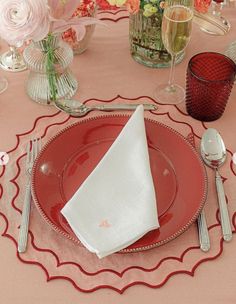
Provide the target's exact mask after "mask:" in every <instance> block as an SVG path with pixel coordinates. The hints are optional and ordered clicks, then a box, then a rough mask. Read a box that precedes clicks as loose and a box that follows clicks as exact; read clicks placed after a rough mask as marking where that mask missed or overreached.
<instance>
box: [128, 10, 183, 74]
mask: <svg viewBox="0 0 236 304" xmlns="http://www.w3.org/2000/svg"><path fill="white" fill-rule="evenodd" d="M143 12H144V10H142V9H140V10H139V12H138V13H137V14H130V16H129V41H130V53H131V56H132V57H133V59H134V60H135V61H137V62H139V63H141V64H143V65H145V66H148V67H152V68H163V67H169V66H170V64H171V56H170V54H169V53H168V52H167V51H166V49H165V47H164V45H163V42H162V38H161V24H162V15H163V13H162V12H156V13H155V14H153V15H152V16H149V17H146V16H144V15H143ZM183 57H184V52H183V53H181V54H180V55H179V56H178V58H177V60H176V63H179V62H181V61H182V59H183Z"/></svg>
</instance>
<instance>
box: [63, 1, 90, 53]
mask: <svg viewBox="0 0 236 304" xmlns="http://www.w3.org/2000/svg"><path fill="white" fill-rule="evenodd" d="M95 10H96V0H81V2H80V4H79V6H78V7H77V8H76V10H75V11H74V13H73V15H72V17H77V18H81V17H94V12H95ZM62 38H63V40H64V41H66V42H67V43H69V44H70V46H71V47H72V48H73V47H74V45H76V43H77V42H78V40H77V37H76V31H75V30H74V29H72V28H70V29H68V30H67V31H65V32H64V33H63V35H62Z"/></svg>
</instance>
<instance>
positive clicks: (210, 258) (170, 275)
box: [0, 95, 236, 294]
mask: <svg viewBox="0 0 236 304" xmlns="http://www.w3.org/2000/svg"><path fill="white" fill-rule="evenodd" d="M117 98H121V99H125V100H138V99H141V98H148V99H149V100H152V101H153V102H155V103H157V102H156V101H154V100H153V99H152V98H150V97H148V96H140V97H137V98H126V97H122V96H121V95H117V96H116V97H115V98H113V99H110V100H100V99H88V100H86V101H85V103H87V102H89V101H91V100H97V101H101V102H112V101H113V100H116V99H117ZM151 112H152V114H154V115H168V117H169V118H170V119H171V120H172V121H174V122H176V123H182V124H186V125H188V127H190V129H191V130H192V132H193V134H194V135H195V136H196V137H198V138H200V137H199V136H198V135H196V134H195V133H194V131H193V128H192V126H191V125H190V124H188V123H185V122H181V121H176V120H175V119H173V118H172V117H171V115H170V113H169V112H166V113H154V112H153V111H151ZM180 112H181V111H180ZM59 113H60V111H58V112H56V113H55V114H53V115H48V116H41V117H38V118H37V119H36V120H35V122H34V125H33V127H32V129H31V130H30V131H27V132H25V133H22V134H17V135H16V137H17V144H16V145H15V147H14V148H13V149H12V150H10V151H9V152H8V153H10V152H13V151H15V150H16V149H17V148H18V146H19V138H20V136H23V135H27V134H30V133H31V132H32V131H34V129H35V128H36V125H37V122H38V121H39V120H40V119H43V118H48V117H54V116H57V115H58V114H59ZM181 113H182V112H181ZM182 114H183V115H186V114H185V113H182ZM69 119H70V117H68V118H67V119H66V121H68V120H69ZM66 121H65V122H66ZM63 123H64V122H63ZM63 123H55V124H51V125H50V126H53V125H57V124H63ZM202 125H203V127H204V128H205V129H206V128H207V127H206V126H205V125H204V123H202ZM50 126H47V128H46V129H47V130H48V129H49V127H50ZM47 130H46V132H47ZM46 132H45V133H44V134H46ZM227 151H228V152H229V153H232V152H231V151H230V150H227ZM24 155H25V154H24ZM24 155H21V156H20V158H21V157H23V156H24ZM17 161H18V162H17V166H18V171H19V170H20V167H19V158H18V159H17ZM230 168H231V166H230ZM231 170H232V168H231ZM4 172H5V168H4V167H3V170H2V173H1V175H0V177H1V176H3V175H4ZM232 172H233V173H234V171H233V170H232ZM18 175H19V172H18ZM18 175H17V176H18ZM15 179H16V177H15V178H14V179H12V180H11V181H12V182H13V183H14V185H15V186H16V187H17V193H16V195H15V196H14V198H13V200H12V201H14V199H15V198H16V196H17V195H18V194H19V186H18V184H17V183H16V182H15ZM2 191H3V190H2ZM12 206H13V208H14V209H16V210H18V211H19V212H21V211H20V210H19V209H18V208H17V207H16V206H15V205H14V203H12ZM0 216H2V217H3V219H4V220H5V223H6V227H5V229H4V232H3V233H2V236H3V237H7V238H9V239H11V240H12V241H13V243H14V244H15V247H16V249H17V242H16V240H15V239H14V238H13V237H12V236H11V235H9V234H7V230H8V226H9V223H8V219H7V217H6V216H5V215H4V214H3V213H1V212H0ZM216 218H217V221H218V224H214V225H212V226H210V227H209V230H210V229H213V228H215V227H218V226H219V225H220V224H219V217H218V216H216ZM235 219H236V212H235V213H234V214H233V216H232V223H233V226H234V231H233V233H235V231H236V223H235ZM30 235H31V244H32V246H33V247H34V248H35V249H36V250H38V251H47V252H50V253H51V254H53V255H54V257H55V259H56V260H57V262H58V263H59V265H63V264H68V263H71V264H76V266H80V265H77V263H73V262H62V263H60V261H59V258H58V256H57V255H56V254H55V252H53V251H51V250H49V249H40V248H38V247H37V246H36V245H35V244H34V236H33V234H32V232H30ZM197 248H199V246H196V247H189V248H187V249H186V250H185V251H184V252H183V253H182V254H181V256H180V257H179V258H178V257H166V258H164V259H162V260H161V261H160V262H159V263H158V264H157V265H156V268H152V269H145V268H143V267H140V266H131V267H128V268H126V269H124V270H123V271H122V272H121V273H119V276H123V275H124V273H125V272H126V271H128V270H130V269H140V270H142V271H146V272H150V271H153V270H155V269H157V268H158V267H159V266H160V265H161V264H162V263H163V262H164V261H165V260H168V259H174V260H178V261H180V262H183V259H184V256H185V255H186V254H187V252H189V251H191V250H193V249H197ZM222 252H223V240H222V239H221V240H220V250H219V252H218V253H217V254H216V255H215V256H213V257H209V258H205V259H201V260H199V261H198V262H197V263H196V264H195V265H194V266H193V268H192V270H191V271H186V270H179V271H174V272H171V273H170V274H169V275H168V276H167V277H166V278H165V279H164V280H163V281H162V282H161V283H160V284H158V285H151V284H148V283H146V282H141V281H135V282H133V283H131V284H128V285H127V286H125V287H124V288H122V289H117V288H115V287H113V286H109V285H99V286H97V287H95V288H93V289H89V290H84V289H81V288H80V287H79V286H78V285H77V284H76V283H75V282H74V281H73V280H72V279H70V278H68V277H65V276H52V277H50V275H49V273H48V271H47V269H46V268H45V267H44V266H43V265H42V264H41V263H38V262H33V261H25V260H24V259H23V258H22V256H21V255H19V254H18V253H17V250H16V255H17V257H18V259H19V260H20V261H21V262H23V263H26V264H33V265H37V266H39V267H40V268H41V269H43V270H44V272H45V275H46V278H47V281H48V282H49V281H51V280H55V279H64V280H67V281H69V282H71V283H72V285H73V286H74V287H75V288H76V289H77V290H79V291H82V292H93V291H95V290H99V289H104V288H108V289H111V290H114V291H116V292H118V293H120V294H122V293H123V292H124V291H125V290H126V289H128V288H130V287H132V286H135V285H144V286H148V287H150V288H160V287H161V286H163V285H164V284H165V283H166V282H167V281H168V280H169V279H170V278H171V277H172V276H174V275H177V274H187V275H190V276H192V277H193V276H194V274H195V271H196V269H197V268H198V266H199V265H201V264H202V263H204V262H207V261H212V260H215V259H216V258H217V257H219V256H220V255H221V254H222ZM80 267H81V266H80ZM81 270H82V268H81ZM102 271H106V270H101V271H99V272H102ZM107 271H111V272H113V273H118V272H116V271H114V270H112V269H107ZM84 273H86V272H84Z"/></svg>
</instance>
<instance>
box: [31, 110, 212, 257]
mask: <svg viewBox="0 0 236 304" xmlns="http://www.w3.org/2000/svg"><path fill="white" fill-rule="evenodd" d="M128 118H129V116H121V115H114V116H101V117H95V118H90V119H87V120H83V121H81V122H79V123H76V124H74V125H72V126H70V127H68V128H66V129H64V130H63V131H61V132H60V133H59V134H57V135H56V136H55V137H53V138H52V139H51V140H50V141H49V142H48V143H47V144H46V145H45V146H44V148H43V149H42V151H41V153H40V154H39V156H38V158H37V160H36V162H35V165H34V168H33V172H32V193H33V198H34V201H35V203H36V206H37V208H38V210H39V212H40V214H41V215H42V216H43V218H44V219H45V220H46V221H47V222H48V223H49V224H50V225H51V227H52V228H53V229H55V230H56V231H57V232H59V233H61V234H62V235H64V236H65V237H67V238H69V239H71V240H73V241H75V242H77V243H80V242H79V240H78V239H77V237H76V236H75V234H74V233H73V231H72V230H71V228H70V226H69V225H68V223H67V221H66V220H65V218H64V217H63V216H62V214H61V213H60V210H61V209H62V208H63V206H64V205H65V204H66V202H67V201H68V200H69V199H70V198H71V197H72V195H73V193H74V192H75V191H76V189H78V187H79V186H80V185H81V184H82V182H83V181H84V180H85V179H86V178H87V176H88V175H89V174H90V173H91V172H92V170H93V169H94V168H95V166H96V165H97V164H98V162H99V161H100V160H101V158H102V157H103V155H104V154H105V153H106V151H107V150H108V149H109V147H110V146H111V144H112V143H113V141H114V140H115V139H116V137H117V136H118V134H119V133H120V131H121V129H122V128H123V126H124V125H125V124H126V122H127V120H128ZM145 125H146V133H147V140H148V147H149V154H150V162H151V170H152V175H153V180H154V185H155V189H156V195H157V208H158V214H159V220H160V228H159V229H157V230H154V231H151V232H149V233H148V234H146V235H145V236H144V237H142V238H141V239H140V240H138V241H137V242H136V243H134V244H132V245H131V246H129V247H128V248H126V249H124V250H123V252H132V251H140V250H145V249H149V248H152V247H156V246H159V245H162V244H164V243H166V242H168V241H170V240H172V239H174V238H176V237H177V236H178V235H180V234H181V233H182V232H184V231H185V230H186V229H187V228H188V227H189V226H190V225H191V224H192V223H193V222H194V221H195V220H196V218H197V216H198V214H199V212H200V211H201V209H202V207H203V204H204V202H205V199H206V189H207V183H206V181H207V180H206V173H205V169H204V166H203V164H202V161H201V159H200V158H199V156H198V154H197V152H196V151H195V149H194V148H193V147H192V146H191V144H189V143H188V141H187V140H186V139H185V138H184V137H183V136H182V135H180V134H179V133H177V132H176V131H174V130H173V129H171V128H169V127H167V126H165V125H163V124H160V123H158V122H155V121H152V120H149V119H145ZM121 165H122V164H121ZM114 187H115V185H114Z"/></svg>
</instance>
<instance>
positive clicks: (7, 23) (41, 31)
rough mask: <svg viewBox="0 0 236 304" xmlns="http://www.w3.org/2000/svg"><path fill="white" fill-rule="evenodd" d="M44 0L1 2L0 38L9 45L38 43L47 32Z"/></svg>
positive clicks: (47, 14)
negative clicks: (32, 41)
mask: <svg viewBox="0 0 236 304" xmlns="http://www.w3.org/2000/svg"><path fill="white" fill-rule="evenodd" d="M49 26H50V20H49V8H48V5H47V1H46V0H37V1H36V0H24V1H22V0H4V1H3V0H1V1H0V36H1V37H2V38H3V39H4V40H6V41H7V42H8V43H9V44H11V45H19V44H23V43H24V42H25V41H27V40H34V41H39V40H41V39H43V38H44V37H45V36H46V35H47V34H48V32H49Z"/></svg>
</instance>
